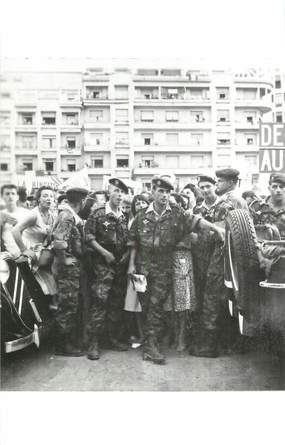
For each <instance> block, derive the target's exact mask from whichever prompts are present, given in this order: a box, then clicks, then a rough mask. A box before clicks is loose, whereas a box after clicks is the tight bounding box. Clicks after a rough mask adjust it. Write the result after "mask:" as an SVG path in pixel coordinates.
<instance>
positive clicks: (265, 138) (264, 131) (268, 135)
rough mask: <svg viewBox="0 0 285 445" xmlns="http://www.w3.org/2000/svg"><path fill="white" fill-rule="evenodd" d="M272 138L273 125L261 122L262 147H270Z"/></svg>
mask: <svg viewBox="0 0 285 445" xmlns="http://www.w3.org/2000/svg"><path fill="white" fill-rule="evenodd" d="M271 140H272V125H271V124H261V125H260V145H261V147H268V146H269V145H271Z"/></svg>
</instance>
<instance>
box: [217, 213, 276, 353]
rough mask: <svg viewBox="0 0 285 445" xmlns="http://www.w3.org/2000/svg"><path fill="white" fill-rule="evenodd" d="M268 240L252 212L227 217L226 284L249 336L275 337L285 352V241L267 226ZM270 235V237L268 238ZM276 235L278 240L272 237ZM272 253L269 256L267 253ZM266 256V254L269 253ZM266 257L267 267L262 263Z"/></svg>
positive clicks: (273, 342)
mask: <svg viewBox="0 0 285 445" xmlns="http://www.w3.org/2000/svg"><path fill="white" fill-rule="evenodd" d="M267 229H268V230H267V234H268V233H269V234H270V233H271V235H270V236H267V239H263V240H262V239H261V236H260V233H258V232H256V231H255V228H254V225H253V222H252V220H251V218H250V215H249V213H248V212H246V211H244V210H233V211H231V212H230V213H229V215H228V217H227V220H226V254H225V285H226V286H227V287H228V288H230V289H232V292H230V294H231V296H230V297H229V310H230V312H231V315H232V316H234V317H237V318H238V320H239V327H240V332H241V333H242V334H245V335H247V334H248V333H249V335H250V333H251V329H252V327H253V326H254V328H255V332H257V333H258V335H263V336H264V335H265V336H266V337H267V339H271V342H269V343H270V344H271V346H272V347H273V349H274V350H275V352H278V353H282V354H284V352H285V241H282V240H280V237H279V239H276V238H278V237H277V236H276V232H275V231H274V230H273V229H272V228H271V227H268V228H267ZM268 238H269V239H268ZM270 238H275V239H270ZM264 252H265V253H267V252H270V256H268V257H267V258H266V259H265V258H264V257H263V254H264ZM265 257H266V255H265ZM260 260H261V262H262V261H263V260H264V268H261V266H260Z"/></svg>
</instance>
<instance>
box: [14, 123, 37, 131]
mask: <svg viewBox="0 0 285 445" xmlns="http://www.w3.org/2000/svg"><path fill="white" fill-rule="evenodd" d="M15 131H16V132H21V133H26V132H27V133H36V131H37V126H36V124H35V123H34V122H33V123H32V124H22V123H19V124H17V125H16V127H15Z"/></svg>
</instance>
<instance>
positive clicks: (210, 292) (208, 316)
mask: <svg viewBox="0 0 285 445" xmlns="http://www.w3.org/2000/svg"><path fill="white" fill-rule="evenodd" d="M226 295H227V289H226V287H225V285H224V252H223V247H222V245H221V244H219V243H217V244H216V245H215V249H214V252H213V254H212V257H211V260H210V264H209V267H208V271H207V277H206V285H205V290H204V298H203V309H202V327H203V328H204V329H208V330H216V329H217V328H218V321H219V318H220V316H221V312H223V310H224V307H225V304H226Z"/></svg>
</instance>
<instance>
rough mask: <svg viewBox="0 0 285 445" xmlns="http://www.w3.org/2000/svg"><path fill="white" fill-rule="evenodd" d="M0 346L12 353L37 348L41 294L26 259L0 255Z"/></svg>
mask: <svg viewBox="0 0 285 445" xmlns="http://www.w3.org/2000/svg"><path fill="white" fill-rule="evenodd" d="M0 285H1V346H2V352H5V353H11V352H14V351H18V350H20V349H24V348H26V347H27V346H29V345H31V344H33V343H34V344H35V345H36V346H37V347H39V345H40V335H39V330H40V329H41V327H42V317H41V315H40V312H41V311H40V310H39V307H40V299H41V297H42V291H41V288H40V286H39V285H38V283H37V281H36V280H35V278H34V276H33V274H32V272H31V270H30V267H29V263H28V261H27V259H25V260H24V259H22V260H21V261H14V260H11V259H7V255H6V252H1V253H0Z"/></svg>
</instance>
